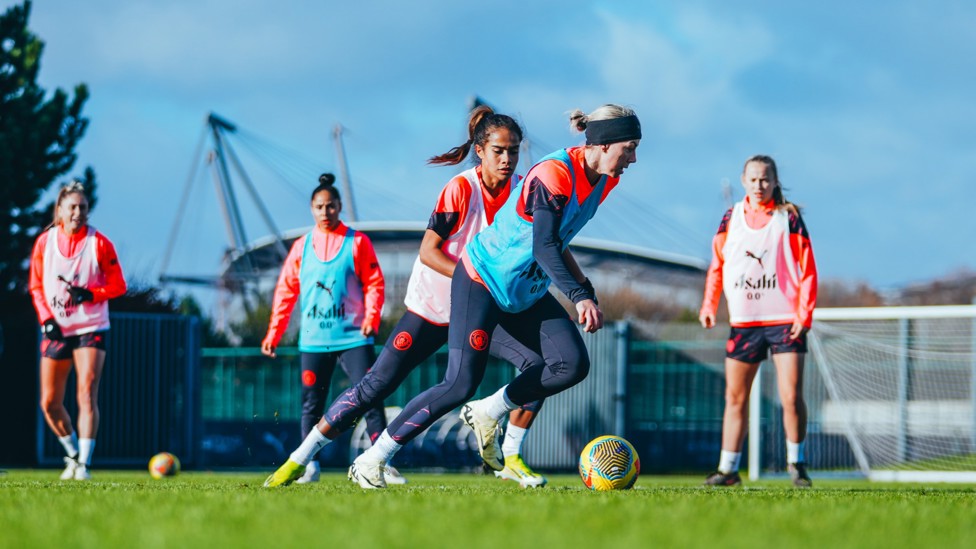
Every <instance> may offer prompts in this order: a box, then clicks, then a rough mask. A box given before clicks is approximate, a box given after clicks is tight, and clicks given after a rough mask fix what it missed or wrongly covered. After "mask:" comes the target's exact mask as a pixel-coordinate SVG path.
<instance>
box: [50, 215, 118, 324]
mask: <svg viewBox="0 0 976 549" xmlns="http://www.w3.org/2000/svg"><path fill="white" fill-rule="evenodd" d="M86 230H87V231H88V232H87V234H86V235H85V241H84V243H83V244H82V245H81V248H80V249H79V250H78V252H77V253H76V254H75V255H74V256H73V257H65V256H64V255H62V254H61V250H59V249H58V228H57V227H52V228H51V229H50V230H49V231H48V233H47V242H46V243H45V246H44V276H43V283H44V298H45V299H46V300H47V304H48V307H50V308H51V312H52V313H53V314H54V319H55V321H57V323H58V326H60V327H61V333H62V334H64V335H65V336H73V335H79V334H89V333H92V332H97V331H101V330H108V328H109V321H108V302H107V301H103V302H101V303H92V302H90V301H89V302H87V303H82V304H77V303H75V302H74V301H73V300H72V299H71V294H69V293H68V285H69V283H70V285H72V286H80V287H82V288H88V287H91V286H101V285H103V284H104V275H103V274H102V272H101V270H99V268H98V254H97V251H96V248H97V247H96V246H95V243H96V238H95V229H94V228H93V227H86ZM59 277H60V278H59ZM62 279H64V280H67V281H68V282H64V280H62Z"/></svg>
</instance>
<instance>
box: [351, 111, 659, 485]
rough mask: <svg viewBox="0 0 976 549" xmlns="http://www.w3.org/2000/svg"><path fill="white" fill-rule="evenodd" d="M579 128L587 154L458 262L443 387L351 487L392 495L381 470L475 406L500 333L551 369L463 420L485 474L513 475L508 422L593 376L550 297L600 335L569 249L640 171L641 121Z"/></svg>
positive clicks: (528, 372) (408, 409)
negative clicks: (504, 440)
mask: <svg viewBox="0 0 976 549" xmlns="http://www.w3.org/2000/svg"><path fill="white" fill-rule="evenodd" d="M571 120H572V121H573V125H574V127H575V128H576V129H577V130H580V131H583V132H585V134H586V145H585V146H581V147H573V148H570V149H565V150H560V151H556V152H554V153H552V154H550V155H548V156H546V157H545V158H543V159H542V160H541V161H539V162H538V163H536V164H535V165H534V166H533V167H532V168H531V169H530V170H529V172H528V174H527V175H526V177H525V178H526V181H527V183H525V184H523V185H521V186H520V187H519V188H518V189H516V190H514V191H513V192H512V196H511V197H510V198H509V199H508V200H507V201H506V202H505V204H503V205H502V207H501V208H499V209H498V211H497V212H496V213H495V216H494V222H493V223H492V224H491V225H489V226H488V227H486V228H485V229H484V230H482V231H481V232H480V233H478V234H476V235H474V236H473V237H471V240H470V242H468V244H467V245H466V246H465V247H464V249H463V251H462V252H461V253H460V257H459V258H458V261H457V265H456V267H455V269H454V274H453V276H452V278H451V311H450V326H449V328H448V349H449V350H450V353H449V356H448V364H447V372H446V374H445V376H444V379H443V381H441V383H439V384H438V385H435V386H434V387H431V388H429V389H427V390H426V391H424V392H423V393H421V394H420V395H418V396H417V397H416V398H414V399H413V400H411V401H410V402H409V403H407V405H406V406H404V408H403V412H402V413H400V415H399V416H397V417H396V418H395V419H393V420H392V421H390V424H389V426H388V427H387V429H386V431H384V432H383V434H382V435H380V438H379V439H377V441H376V442H375V443H373V446H372V447H370V448H369V449H368V450H366V452H364V453H363V454H362V455H361V456H359V457H358V458H356V460H355V461H354V462H353V464H352V468H351V470H352V472H353V477H354V478H355V480H356V481H357V482H358V483H359V485H360V486H361V487H363V488H383V487H385V486H386V482H385V480H384V477H383V468H382V466H381V464H382V463H385V462H386V461H389V459H390V458H391V457H392V456H393V455H395V454H396V452H397V451H399V450H400V449H401V448H402V447H403V445H405V444H407V443H408V442H410V441H411V440H413V439H414V438H416V437H417V436H418V435H419V434H420V433H422V432H423V431H424V430H425V429H427V428H428V427H430V426H431V425H432V424H433V423H434V422H435V421H437V419H438V418H440V417H442V416H443V415H444V414H447V413H448V412H450V411H451V410H454V409H456V408H457V407H458V406H460V405H462V404H464V402H465V401H467V400H468V399H470V398H471V397H472V396H473V395H474V393H475V391H476V390H477V388H478V385H479V384H480V383H481V380H482V379H483V378H484V374H485V368H486V367H487V363H488V355H489V353H490V348H491V347H492V346H493V344H494V343H495V342H496V338H497V337H498V335H499V333H500V332H499V330H498V328H499V327H501V328H502V329H504V332H505V333H508V334H511V336H512V337H513V339H517V340H518V341H519V342H520V344H521V345H524V346H526V347H527V348H529V349H531V350H532V351H533V352H534V353H535V354H537V355H539V357H540V358H541V359H542V360H537V361H534V363H533V364H531V365H529V366H527V367H526V368H525V369H524V370H523V371H522V373H520V374H519V375H518V376H517V377H516V378H515V379H514V380H512V382H511V383H509V384H508V385H506V386H505V387H502V388H501V389H499V390H498V391H497V392H496V393H495V394H493V395H491V396H489V397H487V398H484V399H481V400H477V401H473V402H469V403H468V404H464V406H462V408H461V420H462V421H463V422H464V423H466V424H467V425H468V426H469V427H471V429H472V430H473V431H474V433H475V437H476V438H477V440H478V448H479V453H480V454H481V459H482V461H484V463H485V464H486V465H487V466H488V467H490V468H492V469H494V470H496V471H504V470H505V468H506V465H507V460H506V459H505V456H504V450H503V448H502V444H501V441H500V440H499V437H498V432H499V422H501V421H502V420H503V419H504V417H505V416H506V415H508V414H510V413H511V412H512V411H513V410H516V409H518V408H519V407H520V406H525V405H526V404H528V403H531V402H533V401H538V400H541V399H544V398H547V397H549V396H552V395H554V394H557V393H559V392H561V391H564V390H566V389H568V388H569V387H572V386H573V385H575V384H577V383H579V382H580V381H582V380H583V379H584V378H585V377H586V375H587V373H588V372H589V367H590V363H589V359H588V356H587V352H586V347H585V346H584V344H583V339H582V337H581V336H580V333H579V330H578V329H577V327H576V326H574V321H573V319H571V318H570V317H569V315H568V314H566V310H565V309H564V308H563V307H562V305H560V304H559V302H558V301H557V300H556V298H555V296H553V295H552V294H550V293H549V285H550V283H553V282H554V283H555V284H556V285H557V286H558V287H559V289H560V290H561V291H562V292H563V293H565V294H566V296H567V297H568V298H569V299H570V300H571V301H573V303H575V305H576V312H577V314H578V322H579V324H581V325H582V327H583V330H584V331H586V332H595V331H597V330H599V329H600V328H601V327H602V326H603V314H602V313H601V312H600V309H599V307H598V306H597V304H596V296H595V294H594V290H593V286H592V285H591V284H590V283H589V281H588V280H587V279H586V277H585V276H584V275H583V273H582V271H581V270H580V268H579V265H578V264H577V263H576V261H575V259H573V256H572V253H571V252H570V251H569V242H570V240H572V238H573V236H575V235H576V234H577V233H578V232H579V230H580V229H582V228H583V226H584V225H585V224H586V223H587V221H589V220H590V219H591V218H592V217H593V215H594V214H595V213H596V210H597V207H598V206H599V205H600V203H601V202H603V199H604V198H606V196H607V194H608V193H609V192H610V191H611V190H612V189H613V188H614V187H615V186H616V185H617V183H618V182H619V180H620V179H619V178H620V175H621V174H622V173H623V171H624V170H625V169H626V168H627V167H628V166H630V165H631V164H632V163H634V162H636V161H637V152H636V151H637V146H638V145H639V144H640V139H641V130H640V122H639V121H638V119H637V116H636V115H635V114H634V112H633V111H632V110H630V109H627V108H625V107H620V106H618V105H604V106H603V107H601V108H599V109H597V110H596V111H594V112H593V113H591V114H590V115H584V114H583V113H582V112H574V113H573V115H572V118H571Z"/></svg>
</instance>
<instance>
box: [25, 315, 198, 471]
mask: <svg viewBox="0 0 976 549" xmlns="http://www.w3.org/2000/svg"><path fill="white" fill-rule="evenodd" d="M111 322H112V328H111V330H110V331H109V335H108V343H107V348H106V358H105V367H104V370H103V372H102V378H101V381H100V383H99V409H100V412H101V419H100V426H99V431H98V436H97V440H98V444H97V446H96V448H95V457H94V460H95V461H96V462H97V464H98V466H99V467H103V466H110V467H117V466H137V465H138V466H143V465H146V464H147V463H148V461H149V457H151V456H152V455H153V454H155V453H157V452H161V451H169V452H173V453H175V454H177V455H178V456H179V457H180V459H181V461H182V462H183V464H184V465H186V466H190V467H193V466H194V465H196V464H197V448H198V446H199V445H198V443H197V441H198V440H199V437H200V425H199V418H200V412H199V402H198V394H199V387H198V385H197V383H198V381H199V371H200V354H199V351H200V345H201V340H200V322H199V320H198V319H197V318H195V317H187V316H178V315H164V314H137V313H113V314H112V316H111ZM75 388H76V384H75V376H74V374H72V375H71V376H70V378H69V380H68V387H67V390H66V391H65V406H66V407H67V409H68V411H69V413H70V414H71V416H72V417H76V416H75V410H76V409H77V400H76V398H75V392H76V389H75ZM37 429H38V436H37V456H38V462H39V463H40V464H42V465H55V464H60V463H61V461H62V458H63V456H64V450H63V449H62V448H61V445H60V444H59V443H58V440H57V438H56V437H55V436H54V435H53V434H52V433H51V430H50V429H49V428H48V427H47V425H46V424H45V422H44V417H43V415H42V414H40V413H38V416H37Z"/></svg>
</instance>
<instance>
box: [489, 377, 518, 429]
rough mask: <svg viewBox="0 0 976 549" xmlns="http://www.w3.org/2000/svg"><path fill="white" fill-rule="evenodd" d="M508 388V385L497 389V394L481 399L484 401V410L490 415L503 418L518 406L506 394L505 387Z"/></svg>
mask: <svg viewBox="0 0 976 549" xmlns="http://www.w3.org/2000/svg"><path fill="white" fill-rule="evenodd" d="M507 388H508V385H506V386H504V387H502V388H501V389H499V390H497V391H495V394H493V395H491V396H490V397H488V398H486V399H484V400H482V401H481V402H482V403H483V408H482V410H484V412H485V414H487V415H488V417H491V418H494V419H497V420H501V419H502V418H503V417H505V414H507V413H509V412H511V411H512V410H514V409H516V408H518V404H515V403H513V402H512V401H511V400H509V399H508V395H506V394H505V389H507Z"/></svg>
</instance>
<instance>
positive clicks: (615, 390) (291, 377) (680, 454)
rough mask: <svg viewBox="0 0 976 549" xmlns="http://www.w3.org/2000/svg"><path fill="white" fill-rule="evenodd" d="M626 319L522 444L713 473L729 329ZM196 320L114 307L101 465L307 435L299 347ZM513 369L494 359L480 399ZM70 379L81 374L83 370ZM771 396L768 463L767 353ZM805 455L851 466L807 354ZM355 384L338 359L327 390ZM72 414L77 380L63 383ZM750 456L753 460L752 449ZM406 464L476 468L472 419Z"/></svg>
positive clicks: (567, 462)
mask: <svg viewBox="0 0 976 549" xmlns="http://www.w3.org/2000/svg"><path fill="white" fill-rule="evenodd" d="M631 330H632V327H631V325H629V324H628V323H616V324H611V325H608V326H607V327H606V328H605V329H604V330H601V331H600V332H598V333H596V334H584V340H585V342H586V345H587V348H588V350H589V354H590V359H591V364H592V366H591V370H590V375H589V376H588V377H587V379H586V380H585V381H583V382H582V383H581V384H580V385H578V386H576V387H573V388H572V389H570V390H568V391H566V392H564V393H561V394H559V395H556V396H554V397H552V398H550V399H548V400H547V401H546V403H545V405H544V406H543V408H542V412H541V414H540V415H539V417H538V418H537V420H536V422H535V424H534V425H533V427H532V429H531V430H530V431H529V434H528V436H527V438H526V441H525V445H524V455H525V458H526V460H527V461H529V463H531V464H532V465H533V466H534V467H538V468H540V469H543V470H550V471H556V470H571V469H573V468H575V466H576V463H577V459H578V452H579V450H580V449H581V448H582V447H583V446H584V445H585V444H586V442H588V441H589V440H591V439H592V438H595V437H597V436H600V435H605V434H617V435H622V436H624V437H626V438H627V439H628V440H630V441H631V442H632V443H633V444H634V446H635V448H636V449H637V450H638V453H639V454H640V456H641V462H642V469H643V470H644V471H647V472H655V473H670V472H703V471H706V470H709V469H713V468H714V467H715V465H716V463H717V460H718V455H719V450H720V443H721V428H722V413H723V409H724V389H725V382H724V374H723V360H724V345H725V338H726V335H727V333H728V332H727V329H722V328H717V329H714V330H708V331H706V330H702V329H701V328H700V327H698V326H697V325H690V324H673V325H662V326H656V327H654V329H653V330H652V334H651V335H650V336H649V335H648V334H647V332H646V331H645V332H642V333H641V334H636V333H634V334H632V333H631ZM199 331H200V326H199V322H198V321H197V320H196V319H194V318H189V317H177V316H168V315H138V314H113V315H112V331H111V333H110V337H109V347H108V353H107V361H106V366H105V371H104V375H103V378H102V383H101V390H100V407H101V411H102V423H101V428H100V431H99V436H98V446H97V448H96V452H95V460H96V462H97V463H98V465H99V466H143V465H144V464H145V463H146V461H147V460H148V458H149V456H151V455H152V454H154V453H156V452H158V451H163V450H166V451H171V452H174V453H176V454H177V455H179V456H180V458H181V459H182V461H183V463H184V465H185V466H187V467H262V468H267V467H271V466H273V465H275V464H279V463H281V462H282V461H283V460H284V459H285V458H286V457H287V455H288V453H289V452H290V451H291V450H293V449H294V448H295V447H296V446H297V445H298V443H299V442H300V433H299V418H300V410H301V405H300V394H301V379H300V365H299V357H298V352H297V350H296V349H293V348H292V349H288V348H279V349H278V358H277V359H275V360H272V359H268V358H267V357H264V356H263V355H261V354H260V351H259V350H258V349H256V348H219V349H218V348H206V349H201V348H200V333H199ZM446 366H447V353H446V350H444V349H442V350H441V351H439V352H437V353H435V354H434V355H433V356H432V357H431V358H430V359H429V360H427V361H426V362H425V363H423V364H421V365H420V366H418V367H417V368H416V370H415V371H414V372H413V373H411V374H410V375H409V376H408V377H407V378H406V380H405V381H404V382H403V384H402V385H401V386H400V387H399V388H398V389H397V390H396V391H395V392H394V393H393V394H392V395H391V396H390V398H388V399H387V401H386V403H385V404H386V405H387V406H388V407H389V410H388V412H389V413H391V414H392V413H396V411H397V407H400V406H403V405H404V404H406V402H407V401H409V400H410V399H411V398H412V397H413V396H415V395H417V394H418V393H420V392H421V391H423V390H424V389H426V388H428V387H430V386H432V385H435V384H436V383H438V382H439V381H440V380H441V379H442V378H443V376H444V372H445V370H446ZM515 374H516V372H515V368H514V367H513V366H511V365H508V364H505V363H501V362H499V361H496V360H494V359H492V361H491V362H490V364H489V367H488V370H487V373H486V376H485V379H484V381H483V382H482V384H481V387H480V389H479V391H478V393H477V395H476V398H480V397H483V396H486V395H488V394H490V393H492V392H494V391H495V390H497V388H498V387H500V386H502V385H504V384H505V383H507V382H508V381H510V380H511V379H512V377H513V376H514V375H515ZM72 378H73V376H72ZM758 380H759V386H760V388H761V395H762V397H761V398H760V399H758V402H757V403H756V406H754V408H753V410H754V414H755V415H758V417H759V430H760V431H759V432H760V433H761V436H760V437H756V438H755V441H754V442H755V444H754V445H753V448H754V450H753V451H756V452H760V455H761V458H760V462H761V463H762V465H763V468H764V469H766V470H772V471H776V470H779V469H781V468H782V467H783V466H784V457H785V456H784V452H785V441H784V439H783V435H782V421H781V409H780V407H779V403H778V397H777V395H776V383H775V371H774V369H773V368H771V367H769V366H767V365H763V367H762V368H761V370H760V375H759V378H758ZM805 381H806V383H805V395H806V400H807V403H808V406H809V416H810V420H809V427H808V430H809V435H808V439H807V440H808V445H807V447H808V461H809V462H810V464H811V465H812V466H813V467H814V468H818V469H822V468H834V469H853V468H854V458H853V454H852V453H851V451H850V448H849V446H848V444H847V441H846V440H845V439H844V438H843V437H842V436H839V435H837V434H836V433H835V432H833V431H829V430H827V429H824V428H822V425H823V415H824V412H823V408H824V406H825V404H824V403H825V402H827V401H828V397H827V394H826V389H825V387H824V383H823V380H822V379H821V377H820V373H819V371H818V370H817V369H816V368H815V367H814V366H813V364H810V365H808V367H807V369H806V380H805ZM348 386H349V382H348V380H346V379H345V377H344V374H343V373H342V372H341V370H337V373H336V375H335V378H334V379H333V382H332V384H331V388H330V394H329V399H330V400H331V399H334V398H335V397H336V396H338V395H339V394H340V393H341V391H343V390H345V389H346V388H347V387H348ZM66 405H67V406H68V409H69V411H71V413H72V414H74V409H75V408H74V406H75V403H74V381H73V379H72V380H71V381H70V385H69V388H68V390H67V393H66ZM37 428H38V435H39V436H38V454H37V455H38V461H39V462H40V463H41V464H44V465H54V464H57V463H60V458H61V455H62V451H61V448H60V445H59V444H58V442H57V440H56V439H55V438H54V437H53V435H52V434H51V433H50V430H49V429H48V428H47V427H46V425H45V424H44V422H43V418H42V417H41V416H40V414H39V415H38V421H37ZM362 431H363V429H362V426H361V425H360V426H359V427H358V428H357V429H355V430H353V431H352V432H351V433H347V434H345V435H343V437H340V439H338V440H337V441H336V443H334V444H330V445H328V446H326V448H325V450H323V452H322V454H321V455H320V460H321V461H322V462H323V465H324V466H327V467H344V466H346V465H348V463H349V462H350V460H351V459H352V457H353V456H354V455H355V454H357V453H358V452H360V451H361V450H362V449H363V448H365V447H366V446H368V440H367V439H366V437H365V434H363V433H362ZM746 453H747V456H744V462H745V460H746V459H747V458H748V450H746ZM395 464H397V465H400V466H405V467H445V468H452V469H463V468H468V467H476V466H477V465H478V460H477V457H476V453H475V451H474V441H473V436H472V435H471V433H470V430H469V429H467V427H465V426H463V425H461V424H460V423H459V422H458V421H457V417H456V414H453V413H452V414H448V415H447V416H445V417H444V418H442V419H441V420H440V421H439V422H438V423H436V424H435V425H434V426H433V427H431V428H430V429H429V430H428V431H427V432H426V433H424V434H423V435H422V436H421V437H418V438H417V439H415V440H414V441H413V442H412V443H411V444H410V445H408V446H407V447H406V448H404V450H403V451H401V452H400V453H399V454H398V455H397V461H396V462H395Z"/></svg>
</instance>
